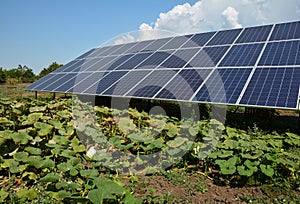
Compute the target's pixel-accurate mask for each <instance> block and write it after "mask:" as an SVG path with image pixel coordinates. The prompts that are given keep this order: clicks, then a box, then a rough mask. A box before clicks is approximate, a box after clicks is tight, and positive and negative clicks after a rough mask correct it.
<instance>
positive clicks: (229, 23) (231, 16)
mask: <svg viewBox="0 0 300 204" xmlns="http://www.w3.org/2000/svg"><path fill="white" fill-rule="evenodd" d="M222 16H224V17H225V25H226V27H229V28H241V27H242V25H241V24H239V12H238V11H237V10H235V8H233V7H231V6H228V7H227V8H226V9H225V10H224V11H223V12H222Z"/></svg>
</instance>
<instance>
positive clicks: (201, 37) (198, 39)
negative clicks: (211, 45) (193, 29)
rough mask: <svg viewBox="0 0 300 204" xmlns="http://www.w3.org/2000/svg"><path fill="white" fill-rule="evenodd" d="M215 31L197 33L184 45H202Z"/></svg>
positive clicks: (184, 46)
mask: <svg viewBox="0 0 300 204" xmlns="http://www.w3.org/2000/svg"><path fill="white" fill-rule="evenodd" d="M215 33H216V32H209V33H199V34H195V35H193V36H192V37H191V38H190V40H188V41H187V42H186V43H185V44H184V45H183V46H182V47H183V48H186V47H202V46H204V45H205V44H206V43H207V41H208V40H209V39H210V38H211V37H212V36H213V35H214V34H215Z"/></svg>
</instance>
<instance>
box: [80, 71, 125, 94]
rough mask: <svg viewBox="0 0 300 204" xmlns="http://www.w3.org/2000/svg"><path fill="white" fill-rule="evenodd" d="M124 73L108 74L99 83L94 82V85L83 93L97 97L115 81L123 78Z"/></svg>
mask: <svg viewBox="0 0 300 204" xmlns="http://www.w3.org/2000/svg"><path fill="white" fill-rule="evenodd" d="M126 73H127V71H117V72H110V73H108V74H107V75H105V76H104V77H103V78H102V79H100V80H99V81H96V83H94V84H93V85H92V86H91V87H89V88H88V89H87V90H85V91H83V93H85V94H92V95H99V94H101V93H102V92H103V91H105V90H106V89H107V88H109V87H110V86H111V85H113V84H114V83H115V82H116V81H118V80H119V79H120V78H121V77H123V76H124V75H125V74H126Z"/></svg>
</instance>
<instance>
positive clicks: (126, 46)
mask: <svg viewBox="0 0 300 204" xmlns="http://www.w3.org/2000/svg"><path fill="white" fill-rule="evenodd" d="M137 44H138V43H137V42H133V43H127V44H123V45H122V46H121V47H120V49H117V50H115V51H114V52H112V53H110V55H120V54H126V53H128V52H127V50H129V49H130V48H134V47H135V46H136V45H137Z"/></svg>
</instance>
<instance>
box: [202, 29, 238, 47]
mask: <svg viewBox="0 0 300 204" xmlns="http://www.w3.org/2000/svg"><path fill="white" fill-rule="evenodd" d="M241 31H242V29H234V30H224V31H219V32H218V33H217V34H216V35H215V36H214V37H213V38H212V39H211V40H210V41H209V43H208V44H207V45H224V44H232V43H233V42H234V41H235V39H236V38H237V37H238V35H239V34H240V32H241Z"/></svg>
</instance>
